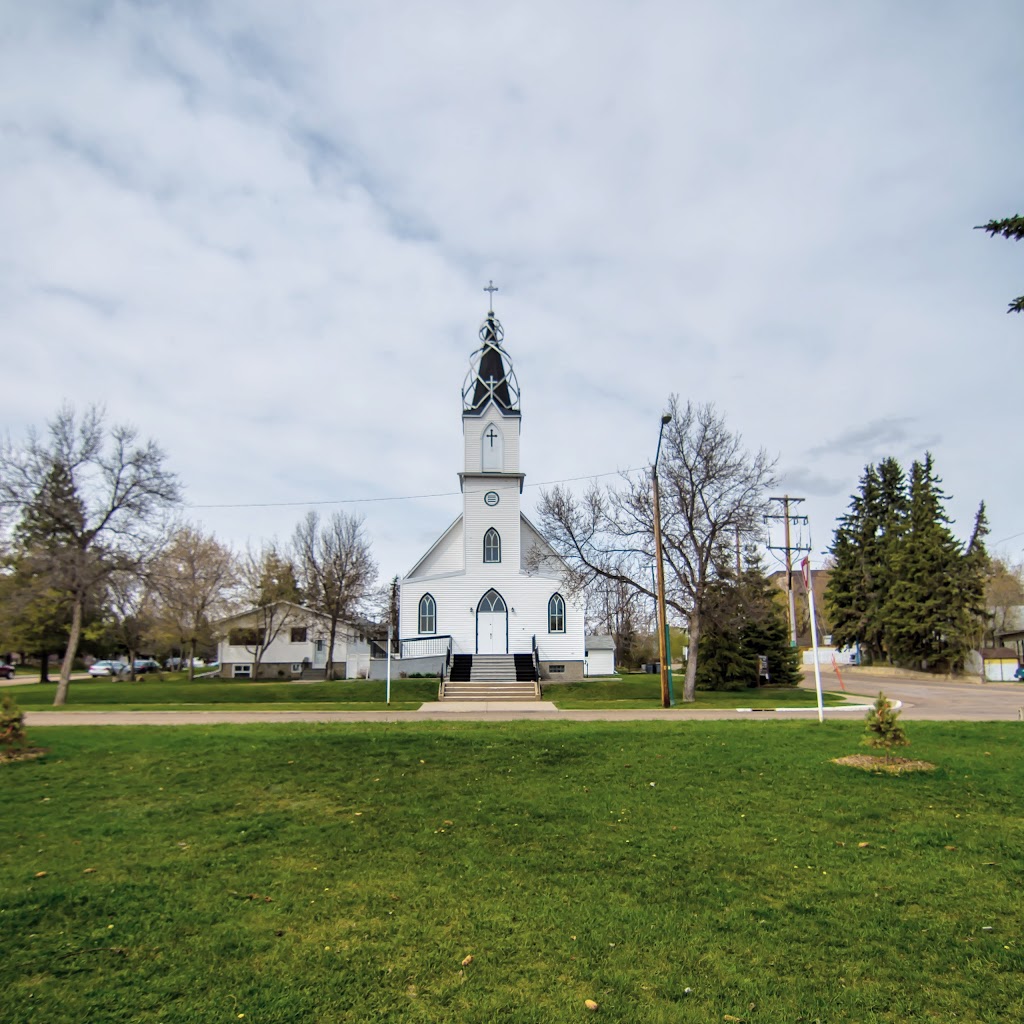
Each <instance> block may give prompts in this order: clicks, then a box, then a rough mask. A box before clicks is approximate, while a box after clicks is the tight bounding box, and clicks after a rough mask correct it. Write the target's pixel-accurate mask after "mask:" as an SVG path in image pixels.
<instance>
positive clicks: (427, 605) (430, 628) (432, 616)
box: [419, 594, 437, 633]
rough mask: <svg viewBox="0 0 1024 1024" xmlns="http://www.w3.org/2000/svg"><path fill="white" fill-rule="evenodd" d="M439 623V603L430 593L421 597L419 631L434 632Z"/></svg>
mask: <svg viewBox="0 0 1024 1024" xmlns="http://www.w3.org/2000/svg"><path fill="white" fill-rule="evenodd" d="M436 625H437V604H436V602H435V601H434V599H433V598H432V597H431V596H430V594H424V595H423V596H422V597H421V598H420V609H419V632H421V633H433V632H434V627H435V626H436Z"/></svg>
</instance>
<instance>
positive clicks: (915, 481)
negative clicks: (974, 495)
mask: <svg viewBox="0 0 1024 1024" xmlns="http://www.w3.org/2000/svg"><path fill="white" fill-rule="evenodd" d="M941 484H942V481H941V479H940V478H939V477H938V476H936V474H935V466H934V462H933V460H932V456H931V453H927V454H926V455H925V457H924V459H923V461H919V462H918V461H915V462H914V463H913V465H912V466H911V467H910V474H909V476H907V474H905V473H904V471H903V468H902V467H901V466H900V464H899V462H897V461H896V459H894V458H887V459H883V460H882V461H881V462H879V464H878V465H877V466H874V465H869V466H867V467H866V468H865V470H864V474H863V476H862V477H861V479H860V489H859V491H858V493H857V494H854V495H853V497H852V500H851V502H850V509H849V511H848V512H847V513H846V515H844V516H842V517H841V518H840V520H839V525H838V526H837V527H836V531H835V536H834V538H833V541H832V548H831V553H832V558H833V561H834V564H833V567H832V572H831V577H830V579H829V584H828V589H827V590H826V592H825V601H826V606H827V609H828V614H829V619H830V622H831V625H832V637H833V642H834V643H835V644H836V645H838V646H840V647H844V646H853V645H854V644H859V645H860V649H861V653H862V656H864V657H865V660H867V659H870V660H872V661H875V662H878V661H885V662H888V663H890V664H895V665H902V666H905V667H909V668H918V669H925V670H929V671H948V672H951V671H958V670H960V669H961V668H962V667H963V663H964V659H965V657H966V655H967V653H968V651H970V650H971V648H972V647H973V646H974V645H975V644H976V643H977V642H978V639H979V637H980V635H981V633H982V630H983V623H984V618H985V607H984V593H985V580H986V575H987V572H988V566H989V559H988V555H987V553H986V551H985V544H984V538H985V535H986V534H987V533H988V523H987V521H986V518H985V503H984V502H982V503H981V505H980V506H979V507H978V512H977V515H976V516H975V521H974V529H973V531H972V533H971V537H970V540H969V541H968V543H967V544H963V543H962V542H961V541H959V540H957V538H956V537H955V536H954V535H953V532H952V531H951V530H950V523H951V520H950V518H949V517H948V516H947V515H946V511H945V504H944V503H945V502H946V501H947V500H948V498H949V496H948V495H947V494H944V493H943V492H942V489H941Z"/></svg>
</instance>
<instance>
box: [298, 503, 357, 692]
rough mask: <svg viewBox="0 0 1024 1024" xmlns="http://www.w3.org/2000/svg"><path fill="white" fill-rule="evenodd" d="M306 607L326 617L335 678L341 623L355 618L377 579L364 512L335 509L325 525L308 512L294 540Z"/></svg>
mask: <svg viewBox="0 0 1024 1024" xmlns="http://www.w3.org/2000/svg"><path fill="white" fill-rule="evenodd" d="M292 543H293V546H294V549H295V559H296V568H297V569H298V575H299V583H300V586H301V587H302V590H303V594H304V596H305V601H306V605H307V606H308V607H309V608H312V609H313V610H314V611H316V612H318V613H319V614H320V615H322V616H323V617H324V619H326V621H327V632H328V635H327V665H326V669H325V675H324V678H325V679H333V678H334V641H335V639H336V637H337V635H338V626H339V623H343V622H351V621H352V619H353V618H354V617H355V615H356V613H357V611H358V609H359V606H360V604H361V603H362V602H363V601H364V600H365V599H366V598H367V597H368V596H369V595H370V591H371V588H372V587H373V584H374V582H375V580H376V579H377V565H376V563H375V562H374V560H373V558H372V557H371V555H370V542H369V540H368V539H367V537H366V535H365V533H364V532H363V520H362V517H360V516H350V515H346V514H345V513H344V512H335V513H333V515H332V516H331V517H330V519H328V520H327V522H325V523H324V524H323V525H322V526H321V524H320V517H319V515H318V514H317V513H316V512H309V513H308V514H307V515H306V518H305V519H303V520H302V521H301V522H300V523H299V525H298V526H296V527H295V535H294V538H293V540H292Z"/></svg>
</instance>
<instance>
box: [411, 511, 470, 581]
mask: <svg viewBox="0 0 1024 1024" xmlns="http://www.w3.org/2000/svg"><path fill="white" fill-rule="evenodd" d="M464 551H465V541H464V539H463V536H462V516H459V518H458V519H457V520H456V521H455V522H454V523H453V524H452V525H451V526H450V527H448V529H447V531H446V532H445V533H444V535H443V536H442V537H441V539H440V540H439V541H438V542H437V543H436V544H435V545H434V547H433V548H431V550H430V551H429V552H427V554H426V555H424V556H423V558H422V559H421V560H420V561H419V562H418V563H417V564H416V565H415V566H414V567H413V570H412V572H411V573H410V574H409V575H410V576H414V575H415V576H436V575H438V574H439V573H448V572H461V571H462V569H463V567H464V565H465V563H464V561H463V553H464Z"/></svg>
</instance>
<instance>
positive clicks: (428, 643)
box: [398, 633, 452, 658]
mask: <svg viewBox="0 0 1024 1024" xmlns="http://www.w3.org/2000/svg"><path fill="white" fill-rule="evenodd" d="M451 646H452V637H451V634H450V633H440V634H437V635H435V636H411V637H407V638H406V639H404V640H399V641H398V650H399V653H400V656H401V657H403V658H429V657H431V656H433V655H445V654H448V653H450V652H451Z"/></svg>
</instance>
